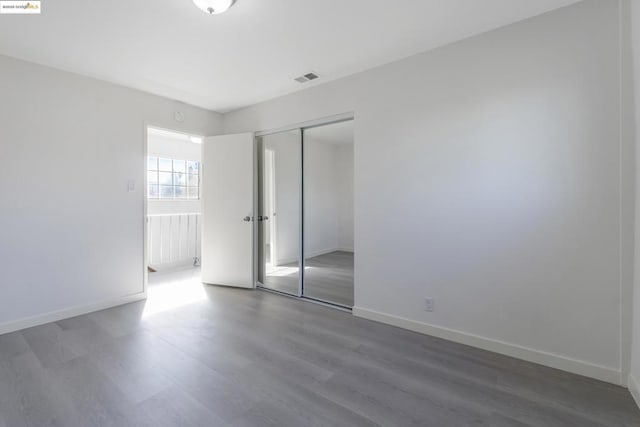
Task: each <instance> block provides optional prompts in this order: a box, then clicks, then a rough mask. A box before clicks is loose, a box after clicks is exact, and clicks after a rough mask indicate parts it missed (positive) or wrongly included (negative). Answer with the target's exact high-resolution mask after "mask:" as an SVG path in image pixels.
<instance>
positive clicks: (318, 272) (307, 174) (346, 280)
mask: <svg viewBox="0 0 640 427" xmlns="http://www.w3.org/2000/svg"><path fill="white" fill-rule="evenodd" d="M353 123H354V122H353V120H349V121H346V122H341V123H335V124H330V125H325V126H319V127H314V128H310V129H305V130H304V145H303V153H304V254H305V261H304V263H305V270H304V295H305V296H306V297H309V298H313V299H318V300H321V301H326V302H330V303H334V304H338V305H343V306H347V307H352V306H353V260H354V245H353V222H354V217H353Z"/></svg>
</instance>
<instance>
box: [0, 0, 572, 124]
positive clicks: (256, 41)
mask: <svg viewBox="0 0 640 427" xmlns="http://www.w3.org/2000/svg"><path fill="white" fill-rule="evenodd" d="M576 1H577V0H395V1H389V0H238V2H237V4H236V5H235V6H234V7H233V8H232V9H231V10H230V11H229V12H227V13H225V14H222V15H214V16H208V15H206V14H205V13H203V12H202V11H200V10H199V9H197V8H196V7H195V6H194V5H193V4H192V1H191V0H126V1H125V0H109V1H104V0H42V14H41V15H0V54H5V55H9V56H13V57H16V58H21V59H25V60H28V61H33V62H37V63H41V64H45V65H49V66H52V67H56V68H60V69H64V70H68V71H73V72H77V73H80V74H84V75H88V76H92V77H96V78H99V79H102V80H107V81H110V82H114V83H118V84H122V85H125V86H129V87H133V88H136V89H140V90H143V91H147V92H151V93H155V94H157V95H161V96H165V97H168V98H171V99H176V100H179V101H182V102H185V103H189V104H193V105H197V106H200V107H204V108H208V109H211V110H215V111H220V112H225V111H230V110H233V109H237V108H239V107H242V106H246V105H250V104H254V103H256V102H260V101H263V100H267V99H270V98H273V97H277V96H280V95H284V94H287V93H291V92H294V91H297V90H301V89H304V88H307V87H309V86H311V85H317V84H321V83H323V82H327V81H330V80H334V79H337V78H340V77H343V76H346V75H349V74H353V73H355V72H358V71H362V70H366V69H369V68H372V67H375V66H378V65H382V64H385V63H389V62H392V61H395V60H398V59H401V58H404V57H407V56H410V55H413V54H416V53H420V52H423V51H426V50H428V49H432V48H434V47H438V46H442V45H445V44H448V43H451V42H454V41H457V40H460V39H463V38H465V37H469V36H472V35H474V34H478V33H481V32H484V31H488V30H491V29H494V28H497V27H500V26H504V25H507V24H510V23H513V22H516V21H519V20H522V19H525V18H528V17H531V16H534V15H537V14H540V13H543V12H546V11H549V10H552V9H555V8H558V7H561V6H565V5H568V4H571V3H575V2H576ZM310 70H313V71H315V72H317V73H319V74H320V75H321V78H320V79H318V80H316V81H314V82H309V83H305V84H300V83H297V82H294V81H293V78H294V77H297V76H299V75H301V74H304V73H306V72H308V71H310Z"/></svg>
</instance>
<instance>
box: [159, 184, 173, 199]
mask: <svg viewBox="0 0 640 427" xmlns="http://www.w3.org/2000/svg"><path fill="white" fill-rule="evenodd" d="M160 198H161V199H173V186H171V185H161V186H160Z"/></svg>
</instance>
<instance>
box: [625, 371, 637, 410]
mask: <svg viewBox="0 0 640 427" xmlns="http://www.w3.org/2000/svg"><path fill="white" fill-rule="evenodd" d="M627 387H628V388H629V391H630V392H631V396H633V400H635V401H636V405H638V407H639V408H640V384H638V381H637V380H636V379H635V377H634V376H633V375H631V374H629V376H628V377H627Z"/></svg>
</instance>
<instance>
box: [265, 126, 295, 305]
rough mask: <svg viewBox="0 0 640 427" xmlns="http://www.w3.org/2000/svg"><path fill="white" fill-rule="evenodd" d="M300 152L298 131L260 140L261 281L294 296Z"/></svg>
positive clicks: (269, 136)
mask: <svg viewBox="0 0 640 427" xmlns="http://www.w3.org/2000/svg"><path fill="white" fill-rule="evenodd" d="M301 149H302V147H301V131H300V130H299V129H296V130H292V131H286V132H280V133H275V134H271V135H266V136H263V137H262V138H261V139H260V148H259V153H260V154H259V155H260V156H261V161H260V162H259V164H260V167H261V171H260V179H261V180H262V183H261V185H260V192H259V204H260V209H259V212H261V215H260V216H259V217H258V221H259V222H258V227H259V237H260V239H261V241H260V244H259V250H260V252H261V253H260V259H261V262H260V270H261V271H260V273H259V276H260V277H259V281H260V282H261V283H262V285H263V286H264V287H265V288H268V289H272V290H275V291H279V292H284V293H287V294H291V295H299V294H300V291H299V286H300V268H299V264H300V262H299V261H300V180H301Z"/></svg>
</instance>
